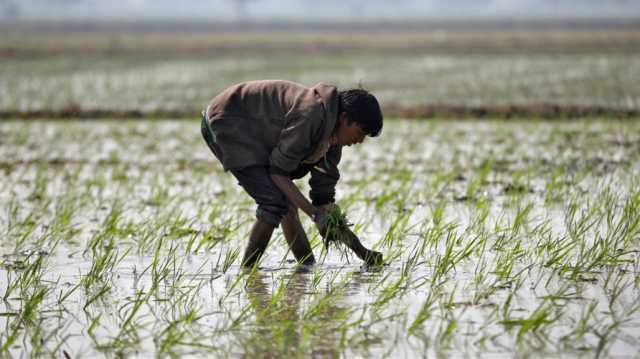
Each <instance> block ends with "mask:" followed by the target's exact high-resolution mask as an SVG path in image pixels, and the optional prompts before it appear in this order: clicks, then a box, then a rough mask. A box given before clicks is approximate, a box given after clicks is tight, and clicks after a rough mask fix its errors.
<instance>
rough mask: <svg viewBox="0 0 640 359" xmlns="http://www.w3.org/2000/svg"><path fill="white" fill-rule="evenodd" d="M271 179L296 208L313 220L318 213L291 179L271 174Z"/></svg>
mask: <svg viewBox="0 0 640 359" xmlns="http://www.w3.org/2000/svg"><path fill="white" fill-rule="evenodd" d="M271 179H272V180H273V182H274V183H275V184H276V186H277V187H278V188H279V189H280V190H281V191H282V193H284V195H285V196H287V199H289V201H291V203H293V204H294V205H295V206H296V207H298V208H300V209H301V210H302V211H303V212H304V213H306V214H307V215H308V216H309V217H311V218H313V217H314V216H315V215H317V214H318V212H319V211H320V210H319V209H318V208H316V207H315V206H314V205H312V204H311V202H309V200H308V199H307V198H306V197H305V196H304V195H303V194H302V193H301V192H300V190H299V189H298V187H297V186H296V185H295V184H294V183H293V181H292V180H291V178H289V177H288V176H283V175H280V174H275V173H271Z"/></svg>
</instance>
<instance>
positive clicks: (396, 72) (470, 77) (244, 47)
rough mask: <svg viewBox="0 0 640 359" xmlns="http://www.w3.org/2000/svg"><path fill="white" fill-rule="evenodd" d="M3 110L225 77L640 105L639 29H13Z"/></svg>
mask: <svg viewBox="0 0 640 359" xmlns="http://www.w3.org/2000/svg"><path fill="white" fill-rule="evenodd" d="M3 35H6V36H3V37H2V39H0V112H1V111H5V112H25V111H36V110H45V111H46V110H60V109H72V110H73V109H82V110H91V109H101V110H107V111H108V110H114V111H118V110H128V111H131V110H139V111H145V112H154V111H155V112H162V111H171V110H180V111H182V112H181V113H190V112H193V113H198V112H199V111H200V110H201V108H202V107H203V106H204V105H205V104H206V102H207V101H208V100H209V99H210V98H211V97H213V96H214V95H215V94H216V93H218V92H219V91H221V90H222V89H224V88H226V87H227V86H229V85H231V84H234V83H237V82H241V81H245V80H251V79H266V78H280V79H290V80H293V81H298V82H301V83H304V84H308V85H312V84H315V83H317V82H321V81H322V82H328V83H334V84H337V85H339V86H340V87H355V86H359V85H360V84H361V85H363V86H365V87H367V88H369V89H371V90H372V91H374V92H375V93H376V95H378V96H379V97H380V99H381V100H382V102H383V104H384V105H385V106H392V105H393V106H405V107H406V106H408V107H411V106H419V105H450V106H457V105H459V106H485V107H491V106H505V105H521V106H530V105H538V104H551V105H559V106H565V105H574V106H603V107H608V108H621V109H634V110H638V109H639V108H640V106H639V101H640V86H639V85H638V81H636V79H637V78H640V57H639V56H640V31H636V30H634V28H623V29H612V30H606V29H605V30H592V31H588V30H584V29H583V30H575V31H570V30H553V29H552V30H549V31H545V30H543V29H537V30H527V31H520V30H509V31H499V30H483V31H475V32H474V31H470V30H464V31H463V30H458V31H456V30H448V31H438V30H428V31H427V30H424V31H420V30H414V31H408V30H402V31H401V30H396V31H387V32H385V31H380V32H377V31H375V28H365V29H359V30H358V29H356V30H353V31H352V32H344V31H329V30H327V29H325V30H323V31H303V32H287V31H285V30H273V31H263V32H259V31H255V30H254V31H247V32H237V31H235V32H234V31H226V32H225V31H213V32H206V31H205V32H186V33H181V32H162V31H157V30H156V31H148V32H145V31H140V32H135V31H133V32H131V33H127V32H122V31H117V29H116V28H113V29H111V30H109V28H108V27H107V29H103V30H101V31H86V32H82V31H71V30H64V28H62V29H57V30H56V31H51V32H44V31H43V30H37V29H30V28H19V29H18V30H7V29H5V33H4V34H3Z"/></svg>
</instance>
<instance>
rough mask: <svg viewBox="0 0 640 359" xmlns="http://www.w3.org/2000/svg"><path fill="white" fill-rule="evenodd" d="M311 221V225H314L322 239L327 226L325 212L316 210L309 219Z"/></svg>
mask: <svg viewBox="0 0 640 359" xmlns="http://www.w3.org/2000/svg"><path fill="white" fill-rule="evenodd" d="M311 219H312V220H313V223H315V225H316V228H317V229H318V232H320V235H321V236H322V237H324V236H325V235H326V234H327V224H328V219H327V212H325V211H322V210H318V211H317V212H316V213H315V214H314V215H313V217H311Z"/></svg>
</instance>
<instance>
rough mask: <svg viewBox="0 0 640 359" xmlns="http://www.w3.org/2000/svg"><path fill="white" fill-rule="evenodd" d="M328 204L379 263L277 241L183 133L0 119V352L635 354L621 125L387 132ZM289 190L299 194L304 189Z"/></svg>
mask: <svg viewBox="0 0 640 359" xmlns="http://www.w3.org/2000/svg"><path fill="white" fill-rule="evenodd" d="M340 168H341V172H342V178H341V181H340V182H339V184H338V188H337V192H338V193H337V199H338V204H339V205H340V206H341V207H342V208H343V209H345V210H346V211H347V213H348V216H349V219H350V220H351V221H352V222H353V227H354V230H355V231H356V232H357V233H358V234H359V235H360V237H361V239H362V241H363V243H364V244H365V245H366V246H368V247H373V248H375V249H376V250H378V251H381V252H382V253H383V254H384V256H385V260H386V265H385V266H384V267H381V268H367V267H363V266H362V265H361V262H360V261H359V260H358V259H357V258H356V257H355V256H353V255H352V254H350V253H343V252H341V251H340V250H339V249H336V248H331V249H330V250H329V252H328V253H324V252H323V251H322V243H321V239H320V238H319V236H318V235H317V233H316V231H315V229H314V228H313V226H312V224H311V222H310V221H309V220H308V219H307V218H303V219H302V220H303V225H304V226H305V228H306V229H307V232H308V234H309V236H310V239H311V242H312V245H313V247H314V253H315V254H316V256H317V257H318V258H319V259H320V260H319V264H318V265H317V266H315V267H314V268H311V269H306V270H300V269H299V268H296V266H295V263H294V261H293V256H292V255H291V254H290V253H287V246H286V242H285V240H284V237H283V235H282V233H281V232H280V230H277V231H276V234H275V236H274V238H272V241H271V243H270V246H269V248H268V250H267V253H266V256H265V257H264V258H263V260H262V262H261V265H260V268H259V269H258V270H257V271H256V272H253V273H247V272H245V271H242V270H241V269H240V268H239V262H240V256H241V253H242V251H243V249H244V246H245V245H246V238H247V232H248V230H249V227H250V223H251V221H252V220H253V218H254V205H253V203H252V200H251V199H250V198H249V197H248V196H247V195H246V194H244V193H243V192H242V190H241V189H240V187H239V186H237V185H236V183H235V181H234V179H233V177H232V176H231V175H230V174H228V173H224V172H223V171H222V169H221V166H220V165H219V164H218V163H217V162H215V161H214V158H213V155H211V154H210V153H209V152H208V149H207V147H206V146H205V144H204V142H203V141H202V140H201V138H200V134H199V121H198V120H195V119H194V120H175V121H126V120H122V121H115V120H112V121H86V122H78V121H76V122H69V121H50V120H42V121H4V122H1V123H0V253H1V257H0V266H1V267H0V268H1V269H0V296H2V301H0V327H1V328H2V331H1V332H0V356H2V357H5V356H6V357H24V356H36V355H46V356H49V355H54V356H56V357H63V356H65V355H69V356H71V357H73V358H81V357H87V358H88V357H96V356H107V357H112V356H120V355H122V356H139V357H149V356H159V357H166V356H172V357H188V356H216V357H244V356H247V357H250V356H255V355H259V356H267V357H303V356H304V357H309V356H313V357H336V356H345V357H368V356H372V355H373V356H376V357H394V358H397V357H424V356H428V357H433V356H440V357H454V356H455V357H478V356H482V357H513V356H519V357H545V358H546V357H605V356H606V357H616V358H630V357H638V355H640V345H639V344H638V343H640V291H639V289H640V288H639V286H640V277H639V274H640V252H639V250H640V186H639V184H640V183H639V182H640V123H638V122H637V121H613V120H610V119H590V120H582V121H575V122H560V121H555V122H545V121H539V120H532V119H520V120H513V121H473V120H468V121H409V120H390V121H387V123H386V124H385V128H384V131H383V134H382V136H381V137H379V138H376V139H367V140H366V141H365V143H364V144H363V145H361V146H358V147H357V148H348V149H346V150H345V153H344V155H343V162H342V163H341V165H340ZM298 184H299V185H300V186H301V187H303V188H304V189H305V190H304V192H306V191H307V190H308V186H307V184H306V183H305V181H304V180H302V181H299V182H298Z"/></svg>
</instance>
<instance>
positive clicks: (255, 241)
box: [242, 218, 275, 268]
mask: <svg viewBox="0 0 640 359" xmlns="http://www.w3.org/2000/svg"><path fill="white" fill-rule="evenodd" d="M274 228H275V227H274V226H273V225H271V224H269V223H267V222H265V221H263V220H261V219H260V218H258V219H256V222H255V223H254V224H253V228H251V234H250V235H249V244H247V249H246V250H245V252H244V258H243V259H242V266H243V267H248V268H250V267H253V266H254V265H255V264H256V263H257V262H258V261H259V260H260V257H262V254H263V253H264V251H265V249H267V245H269V240H270V239H271V235H272V234H273V230H274Z"/></svg>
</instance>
